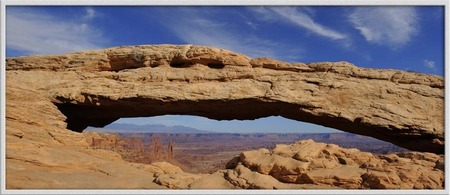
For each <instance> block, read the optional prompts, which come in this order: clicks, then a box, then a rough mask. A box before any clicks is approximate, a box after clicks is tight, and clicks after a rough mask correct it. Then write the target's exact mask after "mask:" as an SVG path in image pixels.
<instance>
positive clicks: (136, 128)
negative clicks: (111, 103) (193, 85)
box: [88, 123, 211, 133]
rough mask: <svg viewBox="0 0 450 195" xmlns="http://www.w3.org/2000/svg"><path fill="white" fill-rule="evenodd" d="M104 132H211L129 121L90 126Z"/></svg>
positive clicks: (179, 126) (178, 126)
mask: <svg viewBox="0 0 450 195" xmlns="http://www.w3.org/2000/svg"><path fill="white" fill-rule="evenodd" d="M88 129H89V130H93V131H103V132H130V133H131V132H132V133H211V132H209V131H202V130H198V129H194V128H190V127H186V126H181V125H177V126H166V125H161V124H146V125H135V124H129V123H112V124H109V125H107V126H105V127H103V128H88Z"/></svg>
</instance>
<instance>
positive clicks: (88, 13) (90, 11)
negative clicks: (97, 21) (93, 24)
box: [84, 7, 97, 20]
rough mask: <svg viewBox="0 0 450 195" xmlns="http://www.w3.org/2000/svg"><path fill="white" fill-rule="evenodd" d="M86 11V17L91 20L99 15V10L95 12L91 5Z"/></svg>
mask: <svg viewBox="0 0 450 195" xmlns="http://www.w3.org/2000/svg"><path fill="white" fill-rule="evenodd" d="M85 11H86V14H85V15H84V18H85V19H87V20H91V19H93V18H95V17H96V16H97V12H95V10H94V9H92V8H91V7H87V8H86V9H85Z"/></svg>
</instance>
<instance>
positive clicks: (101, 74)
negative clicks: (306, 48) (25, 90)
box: [6, 45, 445, 154]
mask: <svg viewBox="0 0 450 195" xmlns="http://www.w3.org/2000/svg"><path fill="white" fill-rule="evenodd" d="M6 62H7V66H6V70H7V71H6V72H7V82H13V81H12V80H14V82H21V83H22V84H23V85H24V86H27V87H29V88H30V89H32V90H33V91H36V92H37V93H39V94H41V95H42V96H44V97H45V98H46V99H47V100H48V101H50V102H52V103H53V104H54V105H55V108H58V109H59V111H60V112H61V113H62V114H64V115H65V117H66V118H65V119H60V118H58V120H64V121H65V122H66V123H67V129H70V130H73V131H77V132H80V131H82V130H83V129H84V128H86V127H87V126H94V127H102V126H105V125H107V124H109V123H111V122H113V121H115V120H117V119H119V118H122V117H138V116H141V117H143V116H157V115H164V114H188V115H198V116H204V117H207V118H211V119H217V120H230V119H256V118H260V117H266V116H272V115H273V116H283V117H285V118H289V119H294V120H298V121H303V122H309V123H314V124H319V125H323V126H327V127H332V128H335V129H339V130H342V131H346V132H351V133H355V134H361V135H367V136H371V137H375V138H378V139H381V140H385V141H388V142H391V143H394V144H396V145H398V146H401V147H405V148H408V149H411V150H416V151H425V152H434V153H440V154H443V153H444V143H445V142H444V79H443V78H442V77H439V76H434V75H426V74H419V73H412V72H404V71H399V70H381V69H366V68H359V67H356V66H354V65H352V64H350V63H347V62H320V63H310V64H303V63H293V64H290V63H286V62H282V61H278V60H274V59H269V58H256V59H251V58H249V57H247V56H245V55H242V54H238V53H234V52H231V51H227V50H223V49H218V48H212V47H205V46H192V45H141V46H127V47H115V48H108V49H102V50H93V51H81V52H75V53H69V54H64V55H52V56H29V57H18V58H8V59H6ZM11 78H13V79H12V80H10V79H11ZM7 95H8V87H7ZM25 117H26V116H25Z"/></svg>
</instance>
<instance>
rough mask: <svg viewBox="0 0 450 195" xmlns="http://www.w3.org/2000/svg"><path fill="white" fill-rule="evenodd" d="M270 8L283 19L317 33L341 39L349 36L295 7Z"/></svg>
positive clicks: (333, 38)
mask: <svg viewBox="0 0 450 195" xmlns="http://www.w3.org/2000/svg"><path fill="white" fill-rule="evenodd" d="M270 10H272V11H274V12H275V13H277V14H278V15H279V16H281V17H282V18H283V19H285V20H287V21H288V22H290V23H292V24H295V25H297V26H299V27H302V28H304V29H306V30H309V31H311V32H313V33H315V34H317V35H320V36H323V37H326V38H329V39H332V40H339V39H345V38H347V36H346V35H345V34H343V33H340V32H337V31H335V30H332V29H330V28H328V27H326V26H323V25H320V24H318V23H317V22H315V21H314V20H313V18H312V17H310V16H309V15H308V14H306V13H304V12H301V11H299V10H297V9H295V8H294V7H272V8H270Z"/></svg>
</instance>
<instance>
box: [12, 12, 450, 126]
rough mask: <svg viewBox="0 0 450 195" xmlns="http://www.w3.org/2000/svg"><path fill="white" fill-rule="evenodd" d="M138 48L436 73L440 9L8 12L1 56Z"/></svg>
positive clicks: (272, 120)
mask: <svg viewBox="0 0 450 195" xmlns="http://www.w3.org/2000/svg"><path fill="white" fill-rule="evenodd" d="M139 44H197V45H209V46H214V47H220V48H224V49H229V50H232V51H235V52H239V53H243V54H245V55H248V56H250V57H262V56H266V57H271V58H275V59H279V60H283V61H288V62H304V63H308V62H317V61H348V62H351V63H353V64H355V65H357V66H360V67H366V68H388V69H399V70H411V71H417V72H422V73H427V74H436V75H440V76H443V75H444V7H439V6H421V7H373V6H372V7H361V6H338V7H336V6H310V7H302V6H296V7H283V6H276V7H257V6H252V7H233V6H225V7H223V6H222V7H205V6H203V7H172V6H165V7H158V6H153V7H152V6H147V7H133V6H128V7H117V6H91V7H84V6H76V7H70V6H66V7H61V6H39V7H37V6H35V7H24V6H21V7H12V6H7V8H6V55H7V57H13V56H22V55H34V54H61V53H66V52H72V51H77V50H85V49H99V48H105V47H113V46H121V45H139ZM205 121H209V122H205ZM118 122H130V123H138V124H142V123H161V124H166V125H180V124H183V125H186V126H191V127H194V128H199V129H202V130H217V131H224V130H227V131H242V127H245V128H247V130H250V131H265V132H267V131H271V130H272V131H273V129H277V130H278V131H281V132H291V131H295V132H299V131H303V130H304V131H311V132H314V131H321V132H322V131H333V130H331V129H327V128H324V127H321V126H314V125H310V124H305V123H299V122H295V121H291V120H288V119H282V118H280V117H269V118H266V119H259V120H256V121H251V122H250V121H247V122H245V123H241V122H238V121H228V122H220V123H218V122H216V121H210V120H207V119H204V118H200V117H192V116H186V117H182V116H163V117H157V118H153V119H142V118H138V119H120V120H119V121H118ZM211 128H214V129H211Z"/></svg>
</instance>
